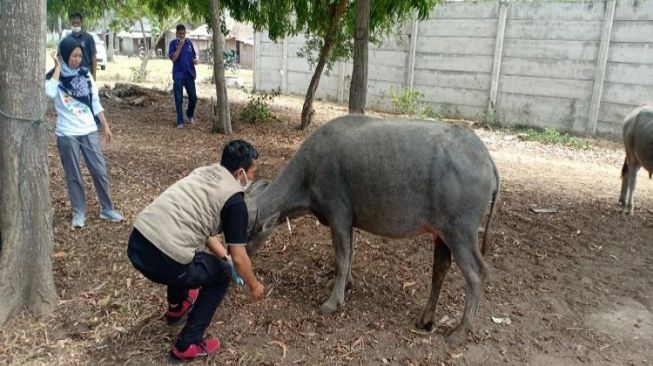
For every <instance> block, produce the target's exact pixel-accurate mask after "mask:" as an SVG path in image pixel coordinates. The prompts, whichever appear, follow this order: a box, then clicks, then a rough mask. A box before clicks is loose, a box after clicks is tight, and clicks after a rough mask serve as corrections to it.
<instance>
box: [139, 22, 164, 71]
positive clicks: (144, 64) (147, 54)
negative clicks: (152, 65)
mask: <svg viewBox="0 0 653 366" xmlns="http://www.w3.org/2000/svg"><path fill="white" fill-rule="evenodd" d="M165 29H170V27H168V28H165ZM163 36H165V31H162V32H161V33H160V34H159V35H158V36H157V37H156V41H155V42H154V47H156V45H157V44H159V42H160V41H161V38H162V37H163ZM146 49H147V48H146ZM150 54H151V53H150V51H149V50H148V51H146V52H145V56H143V60H142V61H141V69H140V71H139V73H140V74H139V75H140V78H141V80H143V81H145V69H146V68H147V63H148V61H150Z"/></svg>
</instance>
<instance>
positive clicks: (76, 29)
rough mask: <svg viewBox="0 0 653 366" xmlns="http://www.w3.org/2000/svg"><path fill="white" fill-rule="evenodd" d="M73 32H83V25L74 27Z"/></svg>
mask: <svg viewBox="0 0 653 366" xmlns="http://www.w3.org/2000/svg"><path fill="white" fill-rule="evenodd" d="M72 31H73V33H81V32H82V27H72Z"/></svg>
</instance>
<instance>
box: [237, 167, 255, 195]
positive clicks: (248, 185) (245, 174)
mask: <svg viewBox="0 0 653 366" xmlns="http://www.w3.org/2000/svg"><path fill="white" fill-rule="evenodd" d="M240 170H242V171H243V176H244V177H245V184H243V182H241V181H240V178H237V179H236V180H237V181H238V183H240V185H241V186H243V189H244V190H245V191H246V190H247V189H248V188H249V187H250V186H251V185H252V182H251V181H250V180H249V178H247V172H246V171H245V169H243V168H240Z"/></svg>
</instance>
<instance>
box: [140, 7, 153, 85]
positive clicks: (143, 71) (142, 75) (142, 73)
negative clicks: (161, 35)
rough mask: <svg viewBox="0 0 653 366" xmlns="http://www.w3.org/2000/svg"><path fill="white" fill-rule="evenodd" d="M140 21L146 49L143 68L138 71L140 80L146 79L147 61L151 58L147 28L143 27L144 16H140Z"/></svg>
mask: <svg viewBox="0 0 653 366" xmlns="http://www.w3.org/2000/svg"><path fill="white" fill-rule="evenodd" d="M138 23H139V24H140V25H141V32H142V33H143V48H144V49H145V55H143V60H141V68H140V70H139V71H138V80H139V81H145V79H146V77H145V70H146V68H147V62H148V61H149V60H150V46H148V44H147V37H146V36H145V28H143V17H140V18H138Z"/></svg>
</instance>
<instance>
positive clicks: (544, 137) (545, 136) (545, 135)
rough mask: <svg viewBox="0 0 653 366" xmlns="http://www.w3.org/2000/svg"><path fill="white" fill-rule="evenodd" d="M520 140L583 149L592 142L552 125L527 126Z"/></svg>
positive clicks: (588, 146) (587, 147) (590, 145)
mask: <svg viewBox="0 0 653 366" xmlns="http://www.w3.org/2000/svg"><path fill="white" fill-rule="evenodd" d="M521 138H522V140H526V141H538V142H541V143H543V144H549V145H564V146H568V147H571V148H574V149H578V150H585V149H589V148H590V147H592V144H591V143H590V142H589V141H587V140H583V139H580V138H578V137H574V136H570V135H569V134H568V133H565V132H560V131H558V130H556V129H555V128H552V127H547V128H545V129H544V130H539V129H534V128H528V129H527V130H526V131H524V133H523V135H521Z"/></svg>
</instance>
